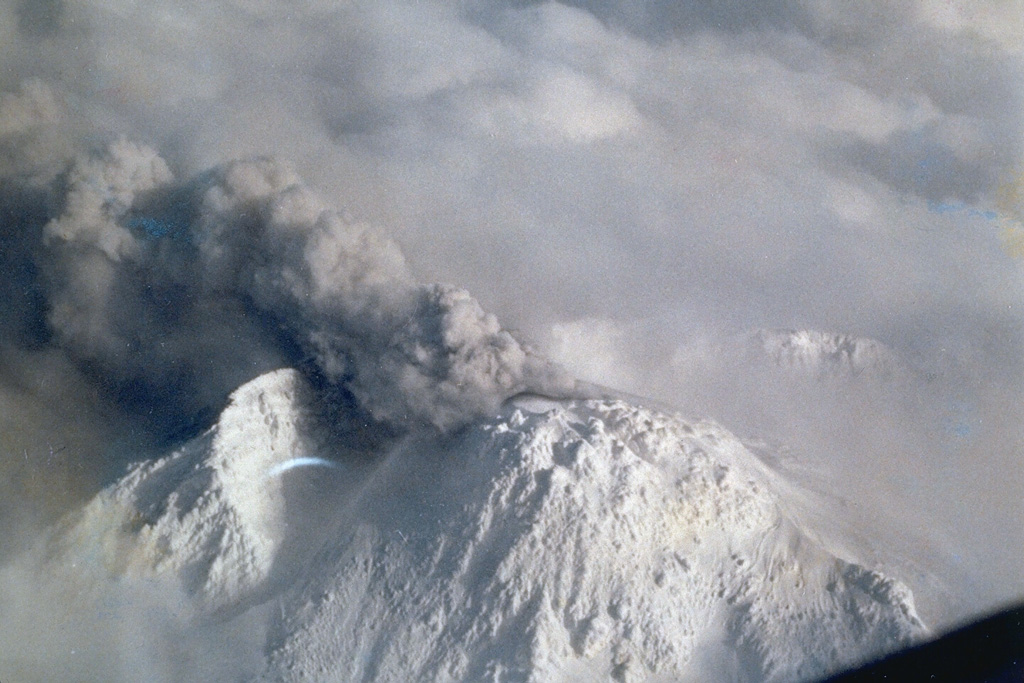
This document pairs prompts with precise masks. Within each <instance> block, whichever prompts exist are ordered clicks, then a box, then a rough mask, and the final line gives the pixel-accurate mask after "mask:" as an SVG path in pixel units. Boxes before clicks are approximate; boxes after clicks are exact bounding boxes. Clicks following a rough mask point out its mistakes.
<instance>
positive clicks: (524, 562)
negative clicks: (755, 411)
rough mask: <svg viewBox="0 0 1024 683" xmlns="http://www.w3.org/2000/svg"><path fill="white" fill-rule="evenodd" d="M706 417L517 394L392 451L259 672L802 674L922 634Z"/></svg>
mask: <svg viewBox="0 0 1024 683" xmlns="http://www.w3.org/2000/svg"><path fill="white" fill-rule="evenodd" d="M772 479H773V476H772V474H771V472H770V471H769V470H768V469H767V468H766V467H765V466H764V465H763V464H762V463H761V461H759V460H758V459H757V458H756V457H755V456H754V455H753V454H752V453H750V452H749V451H748V450H747V449H746V448H744V446H743V445H742V444H741V443H740V442H739V441H737V440H736V439H735V438H734V437H732V436H731V435H730V434H729V433H727V432H726V431H725V430H723V429H722V428H720V427H718V426H717V425H715V424H713V423H710V422H698V423H695V424H688V423H686V422H684V421H683V420H681V419H679V418H676V417H671V416H668V415H664V414H659V413H656V412H652V411H650V410H646V409H643V408H638V407H635V406H633V405H629V404H626V403H623V402H616V401H570V402H559V403H555V402H543V401H537V400H533V401H527V402H519V404H518V405H516V404H515V403H513V405H510V406H508V407H507V408H506V410H505V411H504V412H503V413H502V414H500V415H499V416H497V417H496V418H494V419H493V420H490V421H486V422H482V423H480V424H476V425H474V426H471V427H469V428H467V429H466V430H464V431H463V432H462V433H460V434H458V435H457V436H455V437H453V438H451V439H450V440H448V441H447V442H446V443H444V444H443V445H438V444H437V443H424V442H415V443H414V442H410V443H407V444H406V445H405V447H404V448H402V449H399V450H396V451H395V452H393V453H391V454H390V455H389V456H388V458H387V460H386V461H385V462H384V463H383V464H382V465H381V466H380V467H379V469H378V470H377V471H376V472H375V473H374V474H373V475H372V477H371V478H370V479H369V480H368V481H367V482H366V483H365V485H364V486H363V487H362V488H361V489H360V490H359V492H358V494H357V495H354V496H352V497H351V498H350V499H349V500H348V501H347V503H346V505H345V509H344V510H342V511H340V514H339V516H338V518H337V526H336V528H335V530H334V531H333V533H331V534H330V535H329V537H330V540H329V541H328V543H327V544H326V545H325V547H324V548H323V550H322V551H321V552H320V554H319V555H318V556H317V558H316V560H315V561H314V562H313V563H312V565H311V569H310V571H309V572H308V574H307V575H306V576H304V577H303V578H302V579H301V580H300V581H299V582H297V583H296V585H295V587H294V588H293V590H292V591H290V592H289V594H288V595H286V596H285V597H284V598H283V599H282V603H281V612H280V614H281V618H280V620H279V621H278V623H277V624H276V625H275V626H274V627H273V628H272V632H271V636H270V641H269V643H268V648H269V651H270V667H269V669H268V671H267V673H266V676H265V678H266V680H286V681H305V680H317V681H480V680H487V681H495V680H496V681H526V680H532V681H560V680H580V681H592V680H608V679H609V678H611V679H614V680H629V681H634V680H637V681H639V680H695V681H698V680H699V681H708V680H777V681H789V680H800V679H808V678H812V677H815V676H818V675H820V674H823V673H825V672H828V671H831V670H835V669H837V668H840V667H843V666H844V665H846V664H849V663H851V662H854V661H857V660H861V659H864V658H867V657H870V656H872V655H875V654H877V653H879V652H882V651H885V650H890V649H894V648H897V647H900V646H902V645H905V644H906V643H908V642H910V641H911V640H913V639H915V638H916V637H919V636H921V635H922V634H923V627H922V625H921V623H920V621H919V620H918V618H917V616H916V614H915V611H914V607H913V603H912V599H911V596H910V594H909V591H908V590H907V589H906V588H905V587H904V586H903V585H902V584H900V583H899V582H897V581H895V580H893V579H891V578H888V577H886V576H884V575H882V574H880V573H877V572H875V571H872V570H870V569H867V568H865V567H863V566H859V565H858V564H855V563H853V562H850V561H848V560H846V559H840V558H838V557H835V556H833V555H832V554H830V553H829V552H828V551H827V550H826V549H825V548H824V547H822V546H821V545H820V544H819V543H817V542H816V541H814V540H812V538H811V536H809V535H807V534H806V533H804V531H803V530H801V529H800V528H799V527H798V526H797V525H796V524H794V522H793V521H792V520H791V519H789V518H787V515H786V514H784V509H785V507H786V506H785V502H784V501H783V500H781V499H780V498H779V496H778V495H777V494H776V493H775V492H773V490H772V484H771V482H772Z"/></svg>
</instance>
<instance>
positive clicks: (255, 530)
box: [50, 369, 323, 612]
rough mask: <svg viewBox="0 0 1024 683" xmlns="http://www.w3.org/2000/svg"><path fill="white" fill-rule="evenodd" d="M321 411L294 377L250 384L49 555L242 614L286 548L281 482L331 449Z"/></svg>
mask: <svg viewBox="0 0 1024 683" xmlns="http://www.w3.org/2000/svg"><path fill="white" fill-rule="evenodd" d="M312 403H313V398H312V391H311V389H310V387H309V385H308V383H307V382H306V381H305V379H304V378H303V377H302V376H301V375H300V374H299V373H298V372H296V371H295V370H291V369H284V370H278V371H275V372H271V373H268V374H266V375H263V376H261V377H258V378H257V379H255V380H253V381H252V382H249V383H248V384H245V385H244V386H242V387H241V388H239V389H238V390H236V391H235V392H234V393H233V394H232V395H231V397H230V399H229V403H228V405H227V407H226V408H225V409H224V410H223V412H222V413H221V415H220V418H219V419H218V421H217V423H216V424H215V425H214V426H213V427H212V428H210V429H209V430H207V431H206V433H204V434H202V435H201V436H199V437H198V438H196V439H194V440H192V441H190V442H189V443H187V444H185V445H184V446H183V447H181V448H180V449H177V450H175V451H174V452H172V453H170V454H169V455H167V456H165V457H163V458H160V459H157V460H154V461H149V462H143V463H141V464H139V465H136V466H135V467H134V468H133V469H132V470H131V471H130V472H129V473H128V474H127V475H126V476H125V477H124V478H122V479H121V480H120V481H118V482H117V483H116V484H114V485H113V486H111V487H109V488H107V489H106V490H104V491H103V492H101V493H100V494H99V495H98V496H97V497H96V498H95V499H94V500H93V501H92V502H91V503H90V504H89V505H87V506H86V508H85V509H84V510H83V511H82V512H81V513H80V514H78V515H75V516H73V518H72V520H71V523H70V524H67V523H66V524H67V527H66V528H65V529H63V530H62V533H59V534H58V535H56V536H55V537H54V539H53V541H52V542H51V547H50V553H51V554H53V555H56V556H58V557H74V558H77V559H78V560H79V561H77V562H75V566H76V569H77V570H78V571H85V572H86V573H87V574H88V573H98V574H104V573H106V574H127V575H128V576H132V577H145V578H162V579H173V580H175V581H177V582H179V583H180V588H181V589H182V590H183V591H184V593H185V594H186V595H188V596H189V597H190V598H192V599H193V600H195V601H196V603H197V604H198V606H199V608H200V609H201V610H202V611H204V612H214V611H216V610H219V609H222V608H231V607H235V606H237V605H239V604H240V603H242V602H243V601H245V600H246V599H248V598H249V597H250V596H251V595H252V594H253V593H254V592H257V591H259V590H260V589H261V588H262V587H263V586H264V584H265V582H266V581H267V579H268V578H269V577H270V573H271V568H272V566H273V563H274V559H275V555H276V553H277V551H278V549H279V547H280V545H281V543H282V542H283V541H284V534H285V533H286V530H285V528H284V522H285V513H286V510H285V505H286V501H285V499H284V496H283V495H282V479H281V477H279V476H275V474H277V471H279V470H281V469H282V468H286V467H288V464H289V463H292V462H297V461H300V460H299V459H302V458H312V457H315V456H316V455H317V454H319V453H320V451H321V449H322V448H323V443H322V437H321V436H320V433H321V432H320V431H319V427H318V425H316V420H315V418H314V415H313V413H314V411H312V410H311V406H312ZM83 558H84V559H85V561H84V562H82V561H81V560H82V559H83Z"/></svg>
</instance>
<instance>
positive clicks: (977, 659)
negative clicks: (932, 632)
mask: <svg viewBox="0 0 1024 683" xmlns="http://www.w3.org/2000/svg"><path fill="white" fill-rule="evenodd" d="M859 681H894V682H896V681H899V682H902V681H930V682H934V681H939V682H941V681H945V682H947V683H1021V682H1022V681H1024V604H1020V605H1017V606H1015V607H1012V608H1010V609H1007V610H1005V611H1003V612H999V613H998V614H995V615H993V616H990V617H987V618H985V619H982V620H980V621H977V622H974V623H972V624H970V625H968V626H963V627H961V628H958V629H956V630H954V631H951V632H949V633H947V634H946V635H944V636H942V637H940V638H937V639H935V640H932V641H929V642H927V643H923V644H921V645H917V646H915V647H912V648H909V649H907V650H903V651H901V652H897V653H894V654H892V655H889V656H888V657H886V658H884V659H882V660H880V661H877V662H874V663H872V664H868V665H866V666H863V667H861V668H859V669H855V670H853V671H848V672H846V673H842V674H839V675H837V676H833V677H832V678H829V679H827V680H826V681H825V682H824V683H855V682H859Z"/></svg>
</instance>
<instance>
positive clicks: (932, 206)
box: [928, 202, 999, 221]
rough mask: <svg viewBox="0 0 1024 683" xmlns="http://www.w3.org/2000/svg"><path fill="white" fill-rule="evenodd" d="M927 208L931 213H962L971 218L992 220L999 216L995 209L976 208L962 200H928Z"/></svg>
mask: <svg viewBox="0 0 1024 683" xmlns="http://www.w3.org/2000/svg"><path fill="white" fill-rule="evenodd" d="M928 210H929V211H931V212H932V213H937V214H939V215H943V214H947V213H964V214H967V215H968V216H969V217H971V218H984V219H986V220H990V221H994V220H996V219H997V218H999V214H998V213H996V212H995V211H991V210H988V209H977V208H975V207H973V206H969V205H967V204H964V203H963V202H953V203H944V202H928Z"/></svg>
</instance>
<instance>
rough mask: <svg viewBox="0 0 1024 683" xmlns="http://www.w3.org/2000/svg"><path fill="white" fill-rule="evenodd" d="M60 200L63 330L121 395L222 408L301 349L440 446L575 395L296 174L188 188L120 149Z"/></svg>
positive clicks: (58, 333) (53, 274)
mask: <svg viewBox="0 0 1024 683" xmlns="http://www.w3.org/2000/svg"><path fill="white" fill-rule="evenodd" d="M51 193H52V194H53V195H55V196H56V197H57V201H58V202H59V203H60V206H61V209H60V212H59V215H57V217H55V218H53V219H52V220H50V221H49V222H48V223H47V224H46V225H45V227H44V228H43V230H42V236H41V242H42V243H41V246H40V249H39V264H40V270H41V272H42V274H43V281H44V283H45V286H44V289H45V292H46V301H47V322H48V324H49V326H50V329H51V330H52V333H53V335H54V339H55V340H56V341H57V343H59V344H60V345H61V346H63V347H64V348H66V349H68V350H69V351H70V352H71V353H72V354H73V355H74V356H75V357H76V358H79V359H80V360H82V361H84V362H86V363H89V364H92V365H94V366H95V367H97V368H99V369H100V370H101V372H102V373H103V374H105V375H107V376H112V377H116V378H118V379H119V380H120V381H121V382H125V383H131V382H136V383H139V382H141V383H142V386H144V387H150V388H153V389H154V390H157V391H160V390H166V389H167V388H169V387H177V388H181V389H189V390H192V391H193V392H198V394H199V395H200V396H201V397H202V399H205V400H213V399H214V397H216V396H217V395H219V394H221V393H223V392H225V391H227V390H230V389H231V388H233V387H234V386H237V385H238V384H239V383H240V382H242V381H245V379H248V377H247V375H248V376H252V375H254V374H257V373H258V372H259V371H262V370H265V369H267V368H268V367H271V366H273V365H279V364H283V363H286V362H288V361H289V360H291V361H294V360H296V359H295V358H294V357H292V356H294V353H295V351H296V350H297V351H298V353H299V354H301V358H300V359H299V360H300V361H301V362H305V363H306V365H308V366H309V367H311V368H312V369H313V370H314V371H315V372H316V373H318V374H319V375H321V376H322V377H323V378H324V379H326V380H327V381H328V382H329V383H330V384H334V385H338V386H341V387H343V388H344V389H346V390H347V391H349V392H350V393H351V394H352V395H353V396H354V397H355V399H356V400H357V402H358V404H359V405H360V406H361V407H362V408H363V409H365V410H366V411H367V412H368V413H369V414H370V415H371V416H372V417H373V418H375V419H376V420H378V421H381V422H384V423H387V424H388V425H390V426H392V427H397V428H399V429H404V428H409V427H422V426H431V427H433V428H436V429H439V430H450V429H453V428H456V427H458V426H459V425H460V424H462V423H463V422H464V421H466V420H467V419H471V418H472V417H475V416H478V415H480V414H484V413H486V412H488V411H490V410H493V409H494V408H495V407H496V406H497V405H498V404H499V403H500V402H501V401H502V400H504V399H505V398H507V397H509V396H511V395H513V394H516V393H519V392H521V391H525V390H531V391H541V392H548V393H552V392H554V393H564V391H565V390H566V389H567V388H569V387H570V386H571V384H570V383H569V381H568V379H567V377H566V376H565V375H563V374H561V373H560V372H559V371H558V370H556V369H555V368H554V367H553V366H552V365H551V364H549V363H548V362H547V361H545V360H543V359H541V358H540V357H538V356H536V355H534V354H533V353H531V352H530V351H529V350H528V349H526V348H525V347H524V346H523V345H522V344H520V343H519V341H517V340H516V339H515V337H513V336H512V334H510V333H509V332H508V331H507V330H504V329H503V328H502V327H501V325H500V324H499V323H498V321H497V320H496V318H495V317H494V316H493V315H490V314H487V313H485V312H484V311H483V309H482V308H481V307H480V305H479V304H478V303H477V302H476V301H475V300H474V299H473V298H472V297H471V296H470V295H469V294H468V293H467V292H465V291H464V290H461V289H457V288H455V287H450V286H446V285H438V284H431V285H423V284H419V283H417V282H416V281H415V279H414V277H413V276H412V274H411V273H410V270H409V268H408V266H407V265H406V262H405V259H404V257H403V255H402V253H401V251H400V250H399V248H398V247H397V246H396V245H395V243H394V242H392V241H391V240H390V239H388V238H387V237H386V236H384V235H383V234H382V233H381V232H380V231H378V230H376V229H374V228H373V227H371V226H368V225H366V224H362V223H358V222H354V221H352V220H350V219H347V218H346V217H344V216H343V215H342V214H340V213H339V212H337V211H335V210H333V209H332V208H330V207H329V205H328V204H327V203H326V202H325V201H324V200H323V199H321V198H320V197H318V196H317V195H316V193H315V192H313V191H312V190H310V189H309V188H307V187H306V186H305V185H304V184H303V183H302V181H301V179H300V178H299V177H298V176H297V175H296V173H295V172H294V171H293V170H291V168H289V166H288V165H286V164H284V163H282V162H280V161H277V160H274V159H267V158H263V159H253V160H246V161H237V162H232V163H229V164H226V165H223V166H219V167H217V168H214V169H212V170H210V171H208V172H206V173H203V174H200V175H199V176H197V177H195V178H193V179H190V180H185V181H178V180H176V179H175V177H174V175H173V173H172V172H171V170H170V168H169V166H168V164H167V163H166V162H165V161H164V160H163V159H162V158H161V157H160V156H159V155H158V154H157V153H156V152H155V151H154V150H152V149H150V148H148V147H145V146H142V145H137V144H134V143H132V142H129V141H127V140H124V139H121V140H119V141H116V142H114V143H112V144H110V145H109V146H108V147H107V148H106V149H105V150H103V151H102V152H100V153H98V154H86V155H80V156H79V157H78V158H77V159H76V160H75V161H74V163H73V164H72V166H71V167H70V169H69V170H68V171H67V172H66V173H65V174H62V175H61V176H60V177H59V179H58V180H56V181H54V183H53V187H51ZM204 392H206V393H207V394H208V395H206V396H203V393H204Z"/></svg>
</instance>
